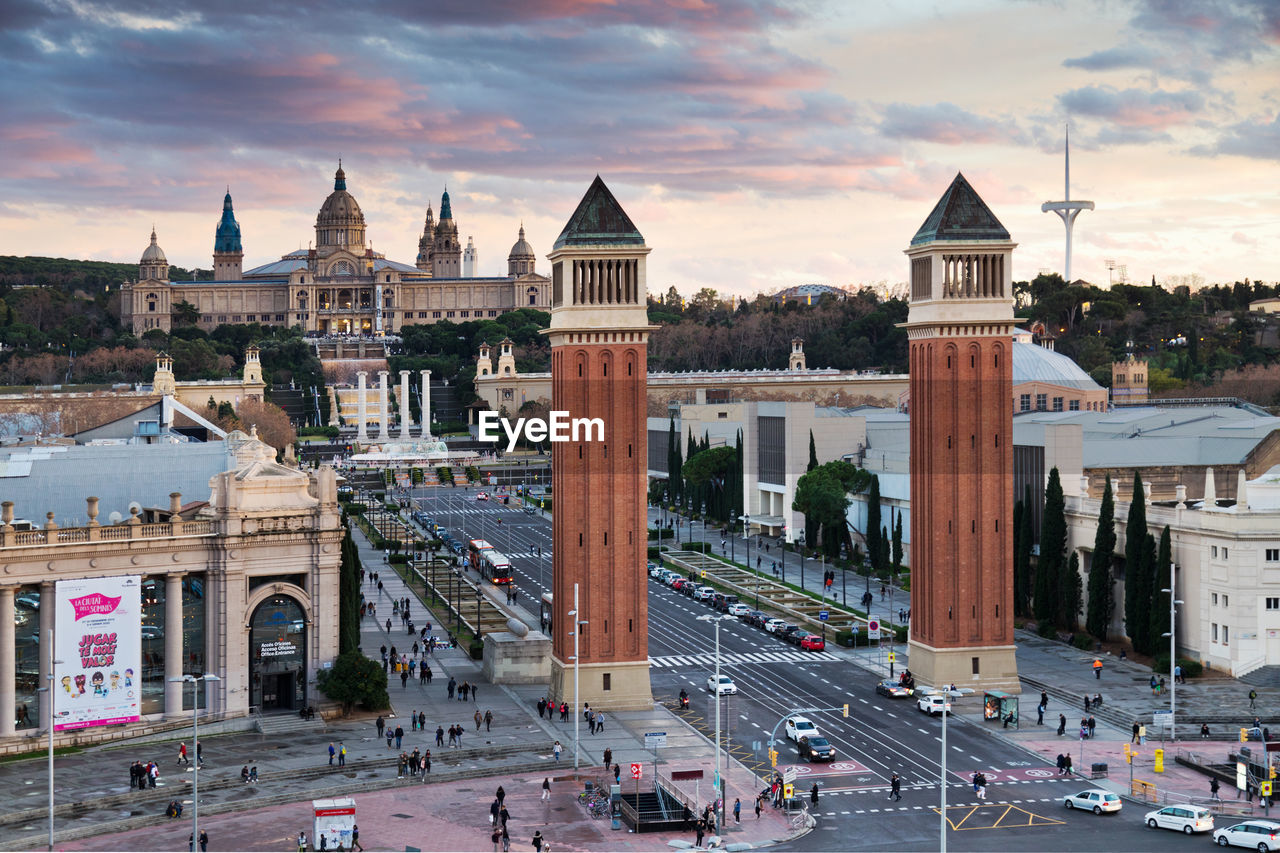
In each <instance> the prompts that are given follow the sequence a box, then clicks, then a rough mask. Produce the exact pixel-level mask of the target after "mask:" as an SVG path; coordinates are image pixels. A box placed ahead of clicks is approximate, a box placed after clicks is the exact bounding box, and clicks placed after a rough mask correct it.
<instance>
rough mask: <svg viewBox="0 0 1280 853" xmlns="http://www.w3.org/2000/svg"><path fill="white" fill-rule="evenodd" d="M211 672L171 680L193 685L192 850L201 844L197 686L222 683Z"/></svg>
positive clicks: (171, 679) (198, 695)
mask: <svg viewBox="0 0 1280 853" xmlns="http://www.w3.org/2000/svg"><path fill="white" fill-rule="evenodd" d="M221 680H222V679H221V678H219V677H218V676H216V675H214V674H213V673H211V672H206V673H205V674H204V675H184V676H182V677H181V678H170V679H169V681H170V682H171V683H173V684H182V683H184V682H190V684H191V751H192V753H194V754H195V757H196V763H195V764H193V765H192V769H191V849H192V850H194V849H195V848H196V847H197V846H198V845H199V844H200V733H199V723H198V722H197V719H198V717H199V715H200V691H199V690H198V689H197V688H196V685H197V684H198V683H200V682H201V681H221Z"/></svg>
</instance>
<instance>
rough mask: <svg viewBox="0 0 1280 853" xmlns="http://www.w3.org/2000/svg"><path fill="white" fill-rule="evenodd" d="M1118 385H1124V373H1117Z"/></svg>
mask: <svg viewBox="0 0 1280 853" xmlns="http://www.w3.org/2000/svg"><path fill="white" fill-rule="evenodd" d="M1116 384H1117V385H1123V384H1124V374H1123V373H1117V374H1116Z"/></svg>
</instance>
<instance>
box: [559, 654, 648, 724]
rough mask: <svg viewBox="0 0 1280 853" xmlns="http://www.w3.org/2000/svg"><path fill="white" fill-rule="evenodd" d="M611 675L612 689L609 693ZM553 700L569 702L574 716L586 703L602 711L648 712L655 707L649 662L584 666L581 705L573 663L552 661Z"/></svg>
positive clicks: (579, 686) (579, 684)
mask: <svg viewBox="0 0 1280 853" xmlns="http://www.w3.org/2000/svg"><path fill="white" fill-rule="evenodd" d="M606 676H608V682H609V689H608V690H605V689H604V685H605V677H606ZM551 698H552V700H554V701H556V702H568V703H569V707H570V708H571V709H572V710H573V712H574V713H581V711H582V703H584V702H586V703H588V704H589V705H591V707H592V708H598V709H600V710H602V711H648V710H650V709H651V708H652V707H653V691H652V690H651V688H650V687H649V661H648V660H642V661H615V662H611V663H584V664H582V667H581V669H580V670H579V673H578V702H577V705H576V706H575V704H574V701H573V661H567V662H566V661H561V660H560V659H558V658H556V657H554V656H553V657H552V658H551Z"/></svg>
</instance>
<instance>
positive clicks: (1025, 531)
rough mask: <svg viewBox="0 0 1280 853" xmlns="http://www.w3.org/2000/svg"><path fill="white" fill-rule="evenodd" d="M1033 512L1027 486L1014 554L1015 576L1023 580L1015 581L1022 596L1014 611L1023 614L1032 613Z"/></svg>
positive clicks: (1029, 489)
mask: <svg viewBox="0 0 1280 853" xmlns="http://www.w3.org/2000/svg"><path fill="white" fill-rule="evenodd" d="M1032 515H1033V514H1032V512H1031V487H1030V486H1027V487H1026V489H1025V490H1024V492H1023V498H1022V527H1021V528H1020V529H1019V532H1018V550H1017V551H1015V552H1014V555H1013V571H1014V576H1015V578H1018V579H1020V580H1021V583H1018V582H1017V581H1015V583H1014V588H1015V589H1020V590H1021V597H1019V598H1018V599H1017V600H1016V601H1015V602H1014V608H1013V610H1014V612H1015V613H1020V614H1022V615H1023V616H1027V615H1030V613H1031V608H1030V606H1029V605H1030V601H1031V592H1032V580H1031V547H1032V546H1033V545H1034V544H1035V542H1034V541H1033V540H1034V539H1035V528H1034V527H1033V525H1032V521H1033V519H1032Z"/></svg>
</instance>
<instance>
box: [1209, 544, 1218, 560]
mask: <svg viewBox="0 0 1280 853" xmlns="http://www.w3.org/2000/svg"><path fill="white" fill-rule="evenodd" d="M1209 556H1210V557H1212V558H1213V559H1215V560H1216V559H1218V546H1217V545H1210V546H1209Z"/></svg>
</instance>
